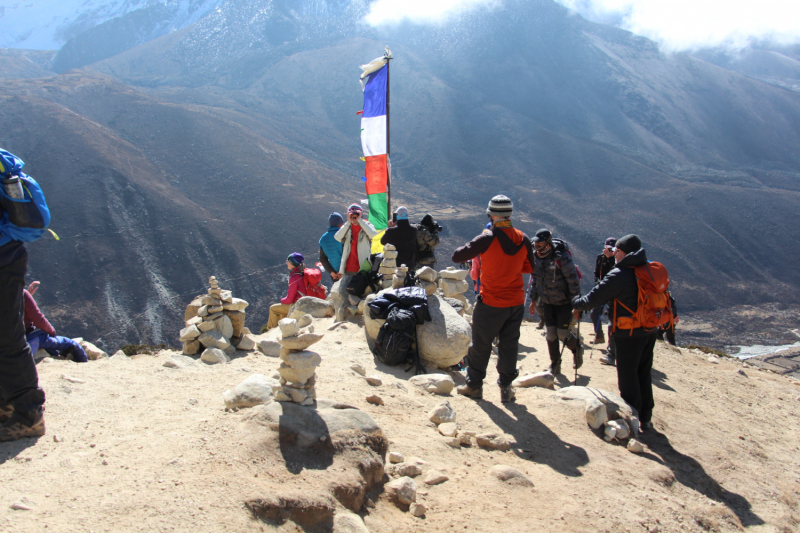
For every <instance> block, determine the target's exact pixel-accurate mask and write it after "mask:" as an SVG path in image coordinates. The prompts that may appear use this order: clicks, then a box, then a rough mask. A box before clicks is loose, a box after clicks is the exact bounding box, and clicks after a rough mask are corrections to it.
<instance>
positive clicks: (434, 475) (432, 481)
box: [425, 470, 450, 485]
mask: <svg viewBox="0 0 800 533" xmlns="http://www.w3.org/2000/svg"><path fill="white" fill-rule="evenodd" d="M449 479H450V478H449V477H447V476H446V475H444V474H442V473H441V472H439V471H438V470H428V473H427V474H425V484H426V485H438V484H440V483H444V482H445V481H447V480H449Z"/></svg>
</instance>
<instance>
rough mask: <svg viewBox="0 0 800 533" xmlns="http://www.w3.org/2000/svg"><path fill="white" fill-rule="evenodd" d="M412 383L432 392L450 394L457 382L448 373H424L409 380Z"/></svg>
mask: <svg viewBox="0 0 800 533" xmlns="http://www.w3.org/2000/svg"><path fill="white" fill-rule="evenodd" d="M408 381H409V382H410V383H411V384H412V385H415V386H417V387H420V388H422V389H424V390H426V391H427V392H430V393H432V394H445V395H447V394H450V393H451V392H453V389H454V388H455V386H456V384H455V382H454V381H453V378H452V377H450V376H448V375H447V374H422V375H420V376H414V377H412V378H411V379H409V380H408Z"/></svg>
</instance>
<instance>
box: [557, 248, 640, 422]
mask: <svg viewBox="0 0 800 533" xmlns="http://www.w3.org/2000/svg"><path fill="white" fill-rule="evenodd" d="M615 259H616V267H615V268H614V269H613V270H611V272H609V273H608V274H607V275H606V277H604V278H603V279H602V281H600V283H599V284H598V285H597V286H595V288H594V289H592V290H591V291H590V292H589V294H587V295H586V296H583V297H576V298H574V299H573V300H572V306H573V308H574V309H576V310H578V311H585V310H589V309H593V308H595V307H599V306H601V305H604V304H609V312H608V316H609V318H610V319H611V324H612V325H613V324H616V323H617V318H618V317H626V316H632V315H633V313H635V312H636V310H637V309H638V301H639V298H638V296H639V285H638V283H637V281H636V273H635V271H634V269H635V268H636V267H638V266H640V265H644V264H645V263H647V255H646V253H645V250H644V248H642V241H641V239H639V237H638V236H637V235H625V236H624V237H622V238H620V239H619V240H618V241H617V244H616V251H615ZM615 300H616V301H617V302H618V303H617V305H614V301H615ZM619 304H624V306H623V305H619ZM625 307H627V308H628V309H631V310H632V311H633V313H631V312H630V311H628V310H627V309H625ZM612 331H613V333H612V335H613V337H614V342H615V343H616V347H617V348H616V349H617V383H618V386H619V394H620V396H622V399H623V400H625V401H626V402H628V404H630V406H631V407H633V408H634V409H636V411H638V413H639V421H640V422H641V425H640V427H641V429H642V430H644V431H646V430H649V429H652V427H653V423H652V417H653V407H654V405H655V403H654V401H653V384H652V380H651V377H650V373H651V370H652V368H653V348H654V347H655V344H656V333H655V332H654V331H653V332H650V331H647V330H646V329H644V328H636V329H633V330H630V329H625V330H622V329H618V328H614V329H613V330H612Z"/></svg>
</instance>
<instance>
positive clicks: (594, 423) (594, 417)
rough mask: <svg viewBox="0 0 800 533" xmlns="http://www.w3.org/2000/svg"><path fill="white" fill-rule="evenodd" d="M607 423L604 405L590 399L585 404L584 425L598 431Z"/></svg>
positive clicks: (595, 399) (594, 399)
mask: <svg viewBox="0 0 800 533" xmlns="http://www.w3.org/2000/svg"><path fill="white" fill-rule="evenodd" d="M606 422H608V412H607V411H606V404H604V403H603V402H601V401H600V400H598V399H597V398H592V399H591V400H589V401H587V402H586V423H587V424H589V427H591V428H592V429H600V428H601V427H603V424H605V423H606Z"/></svg>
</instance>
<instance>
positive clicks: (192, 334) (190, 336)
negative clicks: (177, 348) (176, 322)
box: [178, 325, 200, 342]
mask: <svg viewBox="0 0 800 533" xmlns="http://www.w3.org/2000/svg"><path fill="white" fill-rule="evenodd" d="M199 336H200V330H199V329H197V326H194V325H192V326H187V327H185V328H183V329H182V330H181V333H180V338H179V339H178V340H180V341H181V342H189V341H191V340H194V339H196V338H197V337H199Z"/></svg>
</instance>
